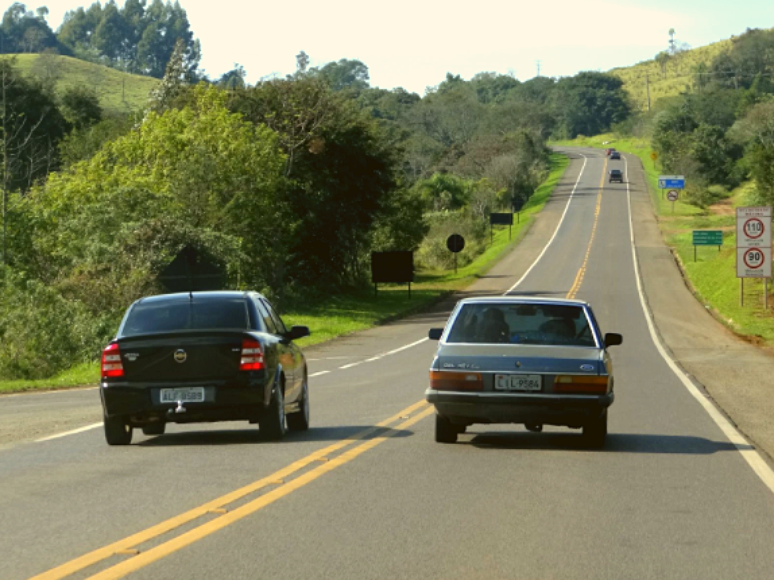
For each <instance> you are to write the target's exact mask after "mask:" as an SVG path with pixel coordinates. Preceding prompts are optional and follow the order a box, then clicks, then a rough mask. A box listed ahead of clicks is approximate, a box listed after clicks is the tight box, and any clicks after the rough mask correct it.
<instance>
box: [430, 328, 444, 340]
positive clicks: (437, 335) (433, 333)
mask: <svg viewBox="0 0 774 580" xmlns="http://www.w3.org/2000/svg"><path fill="white" fill-rule="evenodd" d="M442 334H443V328H431V329H430V332H428V333H427V338H429V339H430V340H441V335H442Z"/></svg>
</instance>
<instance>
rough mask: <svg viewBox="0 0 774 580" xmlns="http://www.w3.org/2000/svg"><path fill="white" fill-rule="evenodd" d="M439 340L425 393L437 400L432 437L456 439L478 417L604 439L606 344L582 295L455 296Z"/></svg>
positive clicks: (610, 337) (436, 332)
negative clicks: (580, 431) (562, 297)
mask: <svg viewBox="0 0 774 580" xmlns="http://www.w3.org/2000/svg"><path fill="white" fill-rule="evenodd" d="M429 336H430V338H431V339H435V340H439V344H438V351H437V352H436V355H435V358H434V359H433V362H432V365H431V366H430V388H428V389H427V391H425V398H426V399H427V401H428V402H430V403H432V404H433V405H435V409H436V417H435V440H436V441H438V442H439V443H454V442H455V441H457V436H458V435H459V434H460V433H464V432H465V430H466V428H467V427H468V426H469V425H472V424H475V423H520V424H524V425H525V426H526V428H527V429H528V430H530V431H542V429H543V425H559V426H567V427H571V428H575V429H579V428H581V429H583V436H584V437H585V438H586V440H587V442H588V443H589V444H590V445H591V446H595V447H601V446H602V445H604V442H605V436H606V435H607V409H608V407H610V405H612V403H613V400H614V394H613V386H614V385H613V373H612V369H613V367H612V363H611V360H610V356H609V355H608V353H607V348H608V347H611V346H614V345H619V344H621V343H622V342H623V338H622V337H621V335H620V334H606V335H604V336H603V335H602V333H601V331H600V329H599V325H598V324H597V322H596V320H595V318H594V314H593V313H592V311H591V306H589V304H587V303H586V302H581V301H579V300H557V299H550V298H524V297H517V296H502V297H490V298H468V299H465V300H461V301H460V302H458V303H457V306H456V307H455V309H454V311H453V312H452V314H451V316H450V317H449V320H448V322H447V324H446V328H444V329H442V328H433V329H431V330H430V333H429Z"/></svg>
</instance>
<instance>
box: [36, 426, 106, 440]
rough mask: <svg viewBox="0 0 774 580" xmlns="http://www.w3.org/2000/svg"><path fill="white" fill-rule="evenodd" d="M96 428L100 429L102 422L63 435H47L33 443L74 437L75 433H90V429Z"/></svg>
mask: <svg viewBox="0 0 774 580" xmlns="http://www.w3.org/2000/svg"><path fill="white" fill-rule="evenodd" d="M97 427H102V421H100V422H99V423H92V424H91V425H86V426H85V427H79V428H78V429H73V430H72V431H65V432H64V433H57V434H56V435H49V436H48V437H43V438H42V439H36V440H35V443H42V442H43V441H51V440H52V439H59V438H60V437H67V436H68V435H75V434H76V433H83V432H84V431H90V430H91V429H96V428H97Z"/></svg>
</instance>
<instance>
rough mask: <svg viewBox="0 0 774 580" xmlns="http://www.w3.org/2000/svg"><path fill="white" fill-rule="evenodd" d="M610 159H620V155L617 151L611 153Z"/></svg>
mask: <svg viewBox="0 0 774 580" xmlns="http://www.w3.org/2000/svg"><path fill="white" fill-rule="evenodd" d="M610 159H621V154H620V153H619V152H618V151H615V150H613V151H611V152H610Z"/></svg>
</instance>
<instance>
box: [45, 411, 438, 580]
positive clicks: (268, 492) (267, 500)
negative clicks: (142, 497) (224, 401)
mask: <svg viewBox="0 0 774 580" xmlns="http://www.w3.org/2000/svg"><path fill="white" fill-rule="evenodd" d="M432 412H433V407H431V406H430V405H428V404H427V403H426V402H425V401H419V402H417V403H415V404H413V405H411V406H409V407H407V408H405V409H403V410H402V411H400V412H399V413H397V414H396V415H393V416H392V417H390V418H389V419H386V420H384V421H382V422H381V423H378V424H377V425H374V426H373V427H369V428H367V429H364V430H363V431H361V432H359V433H357V434H355V435H353V436H352V437H349V438H347V439H343V440H341V441H338V442H336V443H334V444H333V445H329V446H328V447H325V448H323V449H320V450H318V451H315V452H314V453H311V454H309V455H307V456H306V457H304V458H302V459H299V460H298V461H295V462H293V463H291V464H290V465H288V466H287V467H284V468H282V469H280V470H279V471H276V472H274V473H272V474H271V475H269V476H267V477H264V478H262V479H259V480H257V481H255V482H253V483H251V484H249V485H246V486H245V487H242V488H240V489H237V490H235V491H232V492H231V493H228V494H226V495H224V496H222V497H219V498H217V499H215V500H212V501H210V502H208V503H206V504H204V505H201V506H199V507H197V508H194V509H192V510H189V511H187V512H185V513H183V514H180V515H178V516H175V517H173V518H170V519H168V520H166V521H164V522H161V523H160V524H157V525H155V526H153V527H150V528H148V529H146V530H143V531H141V532H138V533H136V534H134V535H131V536H128V537H126V538H124V539H122V540H119V541H117V542H114V543H112V544H109V545H107V546H104V547H102V548H98V549H97V550H94V551H92V552H89V553H87V554H84V555H83V556H80V557H79V558H75V559H74V560H71V561H69V562H66V563H64V564H62V565H61V566H57V567H56V568H52V569H51V570H49V571H47V572H44V573H42V574H38V575H37V576H34V577H33V578H31V579H30V580H59V579H62V578H66V577H68V576H70V575H72V574H75V573H76V572H80V571H82V570H84V569H85V568H88V567H90V566H94V565H96V564H99V563H101V562H104V561H105V560H108V559H110V558H114V557H116V556H117V557H119V558H120V559H121V560H120V561H119V562H118V563H116V564H113V565H111V566H109V567H107V568H104V569H102V570H101V571H99V572H96V573H95V574H93V575H91V576H89V577H88V578H89V580H108V579H116V578H123V577H124V576H126V575H127V574H131V573H132V572H135V571H136V570H139V569H140V568H143V567H145V566H147V565H148V564H151V563H153V562H156V561H157V560H160V559H161V558H164V557H166V556H169V555H170V554H172V553H173V552H176V551H178V550H180V549H182V548H184V547H186V546H188V545H190V544H192V543H194V542H197V541H199V540H201V539H202V538H204V537H206V536H209V535H210V534H213V533H214V532H216V531H218V530H221V529H223V528H225V527H226V526H229V525H231V524H233V523H234V522H237V521H239V520H241V519H242V518H245V517H247V516H249V515H251V514H253V513H255V512H257V511H259V510H261V509H263V508H264V507H266V506H268V505H270V504H272V503H274V502H275V501H277V500H278V499H281V498H283V497H285V496H286V495H288V494H290V493H292V492H294V491H295V490H297V489H299V488H301V487H303V486H305V485H307V484H308V483H311V482H312V481H314V480H315V479H317V478H319V477H321V476H322V475H325V474H326V473H328V472H330V471H333V470H334V469H336V468H337V467H341V466H342V465H344V464H346V463H349V462H350V461H352V460H353V459H355V458H356V457H358V456H359V455H362V454H363V453H365V452H366V451H369V450H370V449H373V448H374V447H376V446H377V445H379V444H381V443H383V442H384V441H386V440H387V439H389V438H390V437H393V436H394V435H396V434H398V433H400V432H401V430H404V429H407V428H409V427H411V426H412V425H414V424H415V423H417V422H419V421H421V420H422V419H424V418H425V417H427V416H428V415H430V414H431V413H432ZM398 421H401V422H400V423H397V424H396V425H394V426H393V424H394V423H396V422H398ZM391 426H392V427H391ZM388 427H391V428H392V430H391V431H386V429H387V428H388ZM380 431H382V432H384V434H382V435H380V436H377V437H371V436H372V435H375V434H377V433H379V432H380ZM358 441H362V443H360V444H359V445H356V446H355V447H352V448H351V449H347V450H346V451H343V452H342V450H344V449H346V448H348V447H351V446H352V445H354V444H355V443H357V442H358ZM299 472H302V473H299ZM286 480H287V481H286ZM259 492H263V493H262V494H261V495H259V496H258V497H256V498H255V499H253V500H250V501H249V502H247V503H245V504H242V505H240V506H238V507H236V508H234V509H233V510H230V509H229V507H228V506H229V505H230V504H233V503H234V502H236V501H237V500H240V499H242V498H245V497H247V496H249V495H251V494H256V493H259ZM213 515H214V516H216V517H214V519H210V520H209V521H207V522H204V523H202V524H200V525H198V526H196V527H194V528H193V529H191V530H189V531H187V532H185V533H182V534H180V535H178V536H175V537H173V538H171V539H169V540H167V541H165V542H163V543H161V544H159V545H157V546H154V547H152V548H149V549H148V550H147V551H143V550H142V549H141V545H142V544H143V543H146V542H148V541H150V540H153V539H155V538H158V537H159V536H161V535H163V534H167V533H170V532H173V531H174V530H176V529H177V528H179V527H181V526H183V525H185V524H188V523H190V522H194V521H195V520H197V519H199V518H205V517H207V516H210V517H211V516H213ZM126 556H129V558H126Z"/></svg>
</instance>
